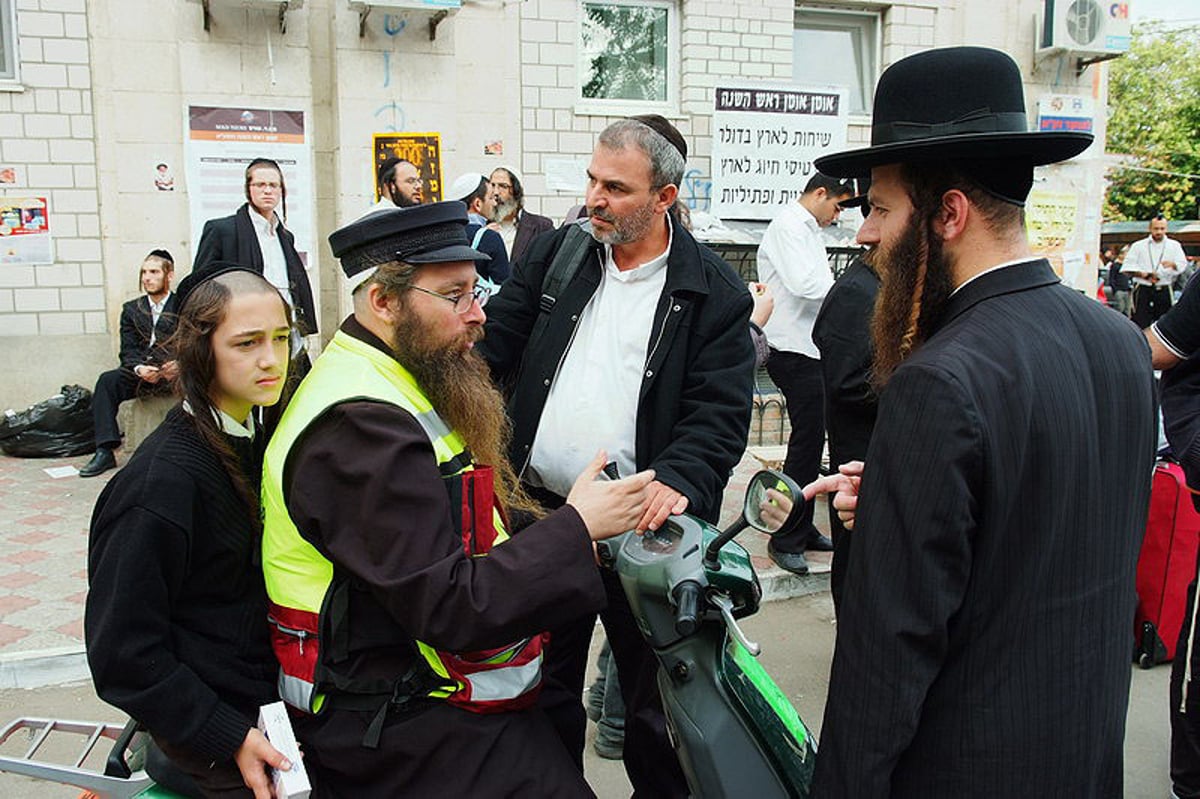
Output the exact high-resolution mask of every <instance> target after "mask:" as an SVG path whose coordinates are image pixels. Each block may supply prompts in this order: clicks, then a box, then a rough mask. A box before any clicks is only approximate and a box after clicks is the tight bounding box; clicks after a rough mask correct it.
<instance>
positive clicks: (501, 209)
mask: <svg viewBox="0 0 1200 799" xmlns="http://www.w3.org/2000/svg"><path fill="white" fill-rule="evenodd" d="M519 210H520V207H519V206H518V205H517V204H516V203H515V202H511V203H496V210H494V211H492V218H491V221H492V222H503V221H504V220H506V219H508V218H509V217H510V216H511V217H514V218H515V215H516V213H517V211H519Z"/></svg>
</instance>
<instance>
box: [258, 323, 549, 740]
mask: <svg viewBox="0 0 1200 799" xmlns="http://www.w3.org/2000/svg"><path fill="white" fill-rule="evenodd" d="M360 400H370V401H375V402H385V403H390V404H392V405H395V406H397V407H400V408H403V409H404V410H406V411H408V412H409V413H410V414H412V415H413V417H414V418H415V419H416V420H417V422H418V423H419V424H420V425H421V427H422V429H423V430H424V431H425V433H426V434H427V435H428V436H429V440H430V442H431V443H432V445H433V451H434V456H435V457H436V458H437V462H438V467H439V469H440V471H441V474H442V476H443V478H444V479H446V480H448V481H461V484H460V485H456V486H454V487H453V488H452V490H451V496H461V497H462V500H461V502H460V504H461V510H462V512H461V513H460V514H457V515H458V516H459V517H460V518H459V519H456V520H455V521H456V524H458V525H459V526H460V527H463V526H469V529H468V530H466V531H465V532H463V535H462V539H463V548H464V553H465V555H466V556H471V557H481V556H484V555H486V554H487V552H488V551H489V550H490V548H491V547H492V546H495V545H499V544H501V543H503V542H504V541H506V540H507V539H508V534H507V532H506V531H505V527H504V521H503V518H502V517H501V515H500V513H499V510H498V509H496V508H495V507H494V503H491V504H492V505H493V507H492V508H491V509H490V513H488V512H487V510H486V509H483V508H478V507H477V502H476V501H475V500H476V499H477V498H478V497H479V496H480V494H479V492H477V491H473V490H472V489H471V485H473V483H472V481H476V480H479V479H480V477H483V476H486V477H487V479H488V480H490V477H491V475H490V468H489V467H480V468H479V469H476V467H475V465H474V464H473V463H472V462H471V457H470V453H469V452H468V451H467V450H466V447H465V446H464V444H463V441H462V439H461V438H460V437H459V436H458V434H457V433H455V432H454V431H453V430H451V429H450V428H449V427H448V426H447V425H446V424H445V422H444V421H443V420H442V419H441V418H440V417H439V416H438V414H437V412H436V411H435V410H434V409H433V406H432V405H431V404H430V402H429V400H428V399H427V398H426V397H425V395H424V394H423V393H422V392H421V389H420V387H419V386H418V385H417V383H416V381H415V380H414V379H413V377H412V375H411V374H409V372H408V371H407V370H406V369H404V367H403V366H401V365H400V364H399V363H398V362H397V361H396V360H395V359H394V358H392V357H390V356H389V355H388V354H387V353H384V352H382V351H380V350H379V349H378V348H376V347H373V346H371V345H370V344H368V343H366V342H364V341H361V340H359V339H356V338H354V337H353V336H350V335H348V334H346V333H345V332H344V331H339V332H338V333H337V334H336V335H335V336H334V338H333V341H331V342H330V344H329V346H328V347H326V349H325V351H324V352H322V353H321V356H320V357H319V358H318V359H317V362H316V364H315V365H314V366H313V369H312V372H311V373H310V374H309V375H308V376H307V377H306V378H305V380H304V382H303V384H302V385H301V386H300V388H299V390H298V391H297V392H296V395H295V396H294V397H293V398H292V400H291V403H290V404H289V405H288V408H287V410H286V412H285V413H284V415H283V418H282V419H281V420H280V423H279V427H278V428H277V429H276V430H275V433H274V435H273V436H272V437H271V442H270V444H269V445H268V447H267V452H266V456H265V458H264V463H263V482H262V502H263V514H264V521H263V553H262V554H263V572H264V574H265V577H266V584H267V594H268V597H269V599H270V619H271V639H272V646H273V648H274V650H275V655H276V657H277V658H278V660H279V663H280V675H279V693H280V696H281V697H282V698H283V700H284V701H285V702H287V703H288V704H290V705H291V706H293V707H295V708H298V709H300V710H302V711H305V712H309V713H316V712H319V711H320V710H321V709H322V707H323V706H324V705H325V704H326V697H327V696H329V695H331V696H334V697H335V700H334V702H333V704H334V706H335V707H336V706H337V705H338V700H337V699H336V697H337V696H338V695H351V696H353V697H354V698H355V700H362V699H363V698H364V697H366V698H369V697H376V700H377V701H378V702H379V703H380V706H381V710H380V714H381V715H380V716H378V717H377V721H378V720H379V719H380V718H382V713H383V711H384V710H386V707H387V706H388V703H389V702H390V703H391V705H399V704H402V701H403V700H407V699H409V698H411V696H405V695H404V694H405V692H406V691H407V692H409V693H412V692H414V691H415V692H417V693H418V694H419V695H420V696H421V697H422V698H424V699H442V700H446V701H448V702H451V703H453V704H456V705H459V706H461V707H463V708H465V709H467V710H471V711H474V712H480V713H490V712H499V711H504V710H512V709H517V708H521V707H527V706H529V705H531V704H532V703H533V701H534V700H535V699H536V696H537V693H536V691H537V688H538V686H539V684H540V681H541V659H542V637H541V636H537V637H534V638H528V639H524V640H521V641H516V642H513V643H512V644H510V645H508V646H504V647H500V648H497V649H493V650H488V651H486V652H471V653H455V652H445V651H441V650H438V649H435V648H434V647H432V646H429V645H428V644H426V643H424V642H421V641H417V640H416V639H412V638H411V637H410V636H407V635H406V634H404V633H403V631H400V630H397V633H398V635H397V637H398V639H399V640H410V641H411V643H412V645H413V646H415V648H416V651H417V652H418V653H419V655H420V658H421V661H423V663H424V665H425V666H426V667H427V668H426V669H424V673H423V674H421V675H417V677H419V679H416V678H414V675H412V674H410V675H397V682H396V683H394V684H366V683H363V682H359V683H355V681H354V680H353V679H352V678H351V677H349V676H347V675H344V674H339V673H338V671H337V668H336V665H335V664H334V663H331V662H329V661H330V658H328V657H323V655H324V654H325V652H324V651H323V639H328V640H329V641H337V640H339V637H340V636H344V635H346V634H348V633H346V630H347V628H348V627H349V625H348V624H347V619H345V618H342V616H344V615H345V614H344V611H345V609H346V605H347V603H346V602H345V601H339V596H340V594H339V587H340V588H342V589H344V588H345V585H341V586H339V582H341V583H344V582H345V580H341V581H339V578H338V577H337V569H336V568H335V565H334V564H333V563H331V562H330V561H329V560H327V559H326V558H325V557H324V556H323V555H322V554H321V553H320V552H318V551H317V549H316V548H315V547H313V546H312V545H311V544H310V543H309V542H308V541H306V540H305V539H304V536H303V535H301V533H300V531H299V530H297V528H296V525H295V523H294V522H293V521H292V518H291V516H290V515H289V514H288V510H287V506H286V503H285V501H284V493H283V471H284V466H285V464H286V463H287V458H288V453H289V452H290V451H291V449H292V447H293V445H294V444H295V442H296V441H297V439H299V437H300V436H301V434H302V433H303V432H304V431H305V430H306V429H307V428H308V426H309V425H310V424H312V422H313V421H314V420H315V419H317V418H318V417H319V416H321V415H322V414H323V413H324V412H325V411H326V410H328V409H329V408H331V407H333V406H334V405H338V404H340V403H343V402H353V401H360ZM488 493H490V483H489V485H488V491H487V492H485V493H484V495H487V494H488ZM477 510H481V511H483V512H482V513H479V514H478V516H481V517H484V518H473V516H474V515H475V512H476V511H477ZM455 515H456V514H453V513H452V514H451V516H452V517H453V516H455ZM402 523H403V522H402V521H401V520H397V524H402ZM331 646H332V644H331V645H329V646H325V647H324V649H325V650H328V649H330V648H331ZM401 681H403V682H404V684H403V685H401ZM361 709H365V708H361Z"/></svg>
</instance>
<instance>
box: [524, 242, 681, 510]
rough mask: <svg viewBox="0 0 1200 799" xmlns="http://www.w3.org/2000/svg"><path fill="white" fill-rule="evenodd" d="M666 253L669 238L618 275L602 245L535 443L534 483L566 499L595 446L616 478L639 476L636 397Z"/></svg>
mask: <svg viewBox="0 0 1200 799" xmlns="http://www.w3.org/2000/svg"><path fill="white" fill-rule="evenodd" d="M671 235H672V237H673V235H674V233H673V232H672V234H671ZM670 251H671V242H670V240H669V239H668V241H667V249H665V250H663V252H662V253H661V254H660V255H658V256H656V257H655V258H652V259H651V260H649V261H647V262H646V263H644V264H641V265H640V266H637V267H635V268H633V269H629V270H626V271H624V272H622V271H621V270H619V269H617V265H616V263H615V262H614V261H613V257H612V248H611V247H609V246H607V245H606V246H605V248H604V252H605V263H604V271H603V275H602V277H601V280H600V285H599V286H598V287H597V288H596V293H595V294H593V295H592V298H591V300H590V301H589V302H588V304H587V306H586V307H585V308H584V309H583V313H582V314H580V317H579V324H578V325H577V326H576V328H575V335H574V337H573V338H572V339H571V343H570V344H569V345H568V347H567V351H566V353H565V354H564V355H563V360H562V363H561V364H559V367H558V374H556V375H555V377H554V383H553V385H551V387H550V394H549V396H547V398H546V407H545V408H544V409H543V410H542V418H541V420H540V422H539V423H538V429H537V435H536V436H535V437H534V439H533V449H532V451H531V452H530V456H529V471H528V474H527V478H528V479H529V481H530V482H531V483H532V484H534V485H540V486H542V487H543V488H546V489H548V490H550V491H553V492H554V493H555V494H558V495H559V496H563V497H565V496H566V495H567V493H568V492H569V491H570V490H571V486H572V485H574V484H575V479H576V478H577V477H579V474H580V472H582V471H583V469H584V467H585V466H587V465H588V463H589V462H591V460H592V458H594V457H595V455H596V451H597V450H599V449H603V450H605V451H606V452H607V453H608V459H609V460H610V461H615V462H616V464H617V469H618V471H619V472H620V474H621V476H622V477H628V476H629V475H631V474H633V473H634V472H636V471H637V457H636V453H635V445H636V443H637V411H638V394H639V393H640V391H641V387H642V374H643V372H644V370H645V368H646V355H647V353H648V352H649V347H650V335H651V328H652V327H653V325H654V311H655V309H656V308H657V306H658V300H659V297H661V296H662V292H663V287H664V286H665V285H666V282H667V254H668V253H669V252H670Z"/></svg>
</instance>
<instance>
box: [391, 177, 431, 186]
mask: <svg viewBox="0 0 1200 799" xmlns="http://www.w3.org/2000/svg"><path fill="white" fill-rule="evenodd" d="M397 182H398V183H407V184H408V185H410V186H420V185H421V184H422V183H424V182H425V181H424V180H422V179H421V178H405V179H404V180H400V181H397Z"/></svg>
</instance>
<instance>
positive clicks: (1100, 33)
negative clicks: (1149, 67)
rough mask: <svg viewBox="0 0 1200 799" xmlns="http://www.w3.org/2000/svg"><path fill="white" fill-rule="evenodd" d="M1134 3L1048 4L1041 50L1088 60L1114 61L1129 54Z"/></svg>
mask: <svg viewBox="0 0 1200 799" xmlns="http://www.w3.org/2000/svg"><path fill="white" fill-rule="evenodd" d="M1130 2H1132V0H1130ZM1130 2H1123V1H1122V0H1045V3H1046V4H1045V8H1044V13H1043V16H1042V29H1041V38H1040V41H1039V47H1040V49H1042V50H1054V51H1058V52H1066V53H1070V54H1072V55H1077V56H1080V57H1085V58H1086V57H1104V56H1108V57H1110V58H1111V57H1113V56H1117V55H1120V54H1121V53H1124V52H1126V51H1127V50H1129V38H1130V22H1129V6H1130Z"/></svg>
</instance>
